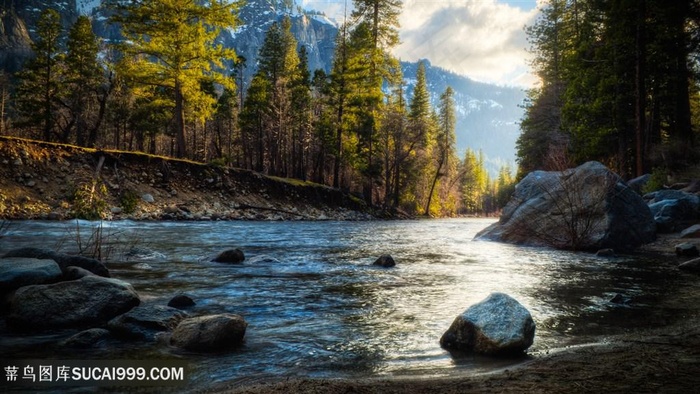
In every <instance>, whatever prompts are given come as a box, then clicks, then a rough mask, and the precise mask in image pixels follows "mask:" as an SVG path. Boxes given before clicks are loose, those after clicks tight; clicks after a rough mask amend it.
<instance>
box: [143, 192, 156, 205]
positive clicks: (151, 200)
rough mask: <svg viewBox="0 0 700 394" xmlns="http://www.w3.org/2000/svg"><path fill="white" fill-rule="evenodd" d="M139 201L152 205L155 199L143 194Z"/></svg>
mask: <svg viewBox="0 0 700 394" xmlns="http://www.w3.org/2000/svg"><path fill="white" fill-rule="evenodd" d="M141 199H142V200H143V201H145V202H147V203H154V202H155V201H156V199H155V198H153V195H151V194H148V193H145V194H143V195H142V196H141Z"/></svg>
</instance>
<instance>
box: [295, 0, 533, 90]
mask: <svg viewBox="0 0 700 394" xmlns="http://www.w3.org/2000/svg"><path fill="white" fill-rule="evenodd" d="M538 1H540V2H541V1H542V0H461V1H459V0H403V11H402V13H401V17H400V23H401V28H400V37H401V44H400V45H399V46H398V47H396V48H395V49H394V55H395V56H397V57H398V58H400V59H401V60H405V61H417V60H420V59H428V60H430V62H431V63H432V64H433V65H436V66H440V67H442V68H445V69H448V70H450V71H453V72H456V73H458V74H462V75H465V76H467V77H469V78H472V79H474V80H477V81H482V82H488V83H495V84H498V85H508V86H518V87H524V88H531V87H533V86H534V85H535V84H536V82H537V79H536V77H535V76H533V75H532V74H531V73H530V67H529V66H528V63H529V59H530V54H529V53H528V52H527V48H528V46H529V45H528V43H527V39H526V35H525V32H524V30H523V27H524V26H525V25H531V24H533V23H534V21H535V18H536V16H537V12H538V11H537V3H538ZM302 4H303V6H304V8H307V9H316V10H319V11H323V12H325V13H326V15H328V16H330V17H335V18H336V19H337V20H342V15H343V9H344V4H345V2H344V0H303V1H302ZM351 5H352V0H348V6H349V7H350V6H351Z"/></svg>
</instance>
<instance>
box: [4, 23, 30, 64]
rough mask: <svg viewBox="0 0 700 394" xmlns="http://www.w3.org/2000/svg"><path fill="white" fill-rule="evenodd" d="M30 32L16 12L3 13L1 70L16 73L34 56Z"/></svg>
mask: <svg viewBox="0 0 700 394" xmlns="http://www.w3.org/2000/svg"><path fill="white" fill-rule="evenodd" d="M30 45H31V39H30V38H29V32H28V31H27V27H26V26H25V24H24V21H23V20H22V18H20V17H19V16H18V15H17V14H16V13H15V12H14V11H12V10H8V11H5V10H3V11H2V17H1V18H0V69H2V70H6V71H8V72H15V71H17V70H19V69H20V68H21V67H22V64H23V63H24V60H25V59H27V58H29V56H31V54H32V49H31V47H30Z"/></svg>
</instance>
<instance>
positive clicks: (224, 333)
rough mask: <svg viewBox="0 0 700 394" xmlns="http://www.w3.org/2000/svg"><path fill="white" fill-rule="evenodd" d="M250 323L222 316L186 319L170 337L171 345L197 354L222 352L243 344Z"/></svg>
mask: <svg viewBox="0 0 700 394" xmlns="http://www.w3.org/2000/svg"><path fill="white" fill-rule="evenodd" d="M246 327H248V323H247V322H246V321H245V319H243V317H242V316H239V315H234V314H228V313H225V314H220V315H208V316H199V317H193V318H190V319H185V320H183V321H182V322H180V324H178V326H177V327H176V328H175V330H174V331H173V333H172V335H171V336H170V344H171V345H173V346H176V347H179V348H182V349H185V350H190V351H196V352H220V351H222V350H226V349H230V348H233V347H236V346H239V345H240V344H241V343H242V342H243V337H244V336H245V330H246Z"/></svg>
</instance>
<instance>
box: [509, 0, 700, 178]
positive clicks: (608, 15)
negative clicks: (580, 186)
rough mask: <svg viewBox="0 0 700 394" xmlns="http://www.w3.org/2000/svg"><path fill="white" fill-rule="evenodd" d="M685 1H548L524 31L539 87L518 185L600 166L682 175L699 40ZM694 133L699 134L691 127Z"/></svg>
mask: <svg viewBox="0 0 700 394" xmlns="http://www.w3.org/2000/svg"><path fill="white" fill-rule="evenodd" d="M695 7H696V4H695V2H694V1H693V0H679V1H673V2H669V1H662V0H646V1H634V0H614V1H608V2H601V1H596V0H579V1H573V2H571V1H566V0H551V1H549V2H547V3H546V4H544V6H543V8H542V11H541V13H540V16H539V17H538V19H537V21H536V22H535V23H534V24H533V25H532V26H529V27H528V28H527V29H526V31H527V34H528V39H529V42H530V44H531V45H532V49H531V51H532V53H533V54H534V60H533V63H532V65H533V69H534V70H535V72H536V73H537V75H538V76H539V77H540V78H541V81H542V84H541V87H540V88H538V89H536V90H532V91H530V92H529V102H528V104H527V106H526V108H525V109H526V113H525V118H524V119H523V121H522V135H521V136H520V139H519V140H518V161H519V164H520V166H521V169H520V175H521V176H522V175H523V174H525V173H527V172H529V171H531V170H534V169H561V168H557V167H561V166H571V165H576V164H580V163H581V162H583V161H588V160H599V161H601V162H603V163H606V164H608V165H609V166H612V167H613V168H614V169H615V170H616V171H617V172H618V173H619V174H621V175H622V176H623V177H628V176H633V175H635V176H638V175H641V174H643V173H644V172H646V171H648V169H649V168H651V167H652V166H658V165H659V164H661V163H659V162H658V161H657V159H656V158H655V157H654V156H653V153H654V152H656V151H658V150H659V147H663V146H665V145H667V144H674V143H676V142H679V143H680V144H681V146H683V147H685V148H684V149H682V150H680V151H679V153H678V154H677V155H674V156H673V157H671V158H668V157H667V158H666V159H667V160H671V161H673V163H664V165H666V166H670V167H674V166H676V164H675V163H683V164H681V166H682V165H687V164H688V163H689V162H690V161H692V160H693V149H691V148H690V147H691V146H693V142H694V140H695V139H696V137H697V136H696V135H695V134H694V132H693V130H694V127H693V124H692V123H691V122H692V119H693V118H692V114H693V109H692V108H693V102H695V101H697V100H698V98H697V95H695V94H692V90H693V88H692V87H693V86H695V85H696V84H697V73H695V74H694V73H692V72H690V69H689V68H688V67H689V64H692V61H691V59H693V58H695V57H697V53H698V48H699V46H698V43H699V42H700V41H698V37H697V35H696V34H694V33H692V32H693V31H694V30H693V29H689V28H688V26H691V25H693V26H695V25H696V21H695V20H694V19H693V18H694V17H693V12H691V10H692V9H694V8H695ZM695 129H697V125H696V126H695Z"/></svg>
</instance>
